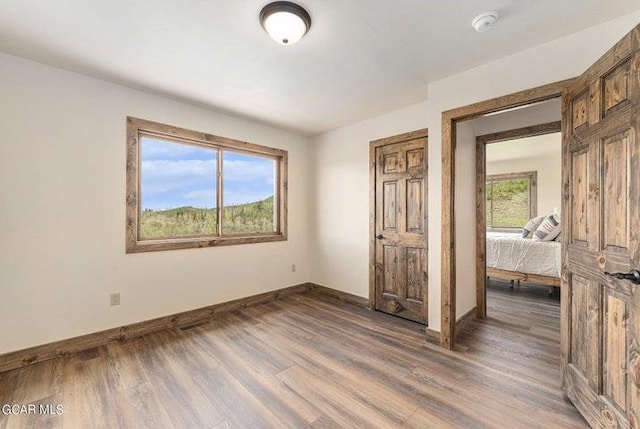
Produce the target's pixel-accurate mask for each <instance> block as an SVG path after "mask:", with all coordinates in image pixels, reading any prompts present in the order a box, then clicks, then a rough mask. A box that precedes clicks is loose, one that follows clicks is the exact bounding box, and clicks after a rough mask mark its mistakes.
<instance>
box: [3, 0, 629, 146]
mask: <svg viewBox="0 0 640 429" xmlns="http://www.w3.org/2000/svg"><path fill="white" fill-rule="evenodd" d="M266 3H268V0H182V1H178V0H147V1H143V0H138V1H133V0H0V51H2V52H6V53H9V54H14V55H18V56H21V57H25V58H29V59H33V60H36V61H39V62H42V63H46V64H51V65H54V66H57V67H61V68H64V69H68V70H72V71H76V72H80V73H84V74H88V75H92V76H96V77H99V78H102V79H105V80H108V81H112V82H117V83H121V84H124V85H127V86H130V87H134V88H140V89H144V90H147V91H151V92H154V93H158V94H162V95H165V96H169V97H172V98H176V99H180V100H184V101H187V102H190V103H194V104H198V105H201V106H205V107H207V108H212V109H214V110H218V111H222V112H227V113H232V114H234V115H238V116H242V117H246V118H251V119H253V120H257V121H260V122H264V123H268V124H271V125H274V126H277V127H280V128H284V129H288V130H291V131H294V132H297V133H300V134H303V135H314V134H317V133H320V132H324V131H327V130H330V129H333V128H336V127H338V126H341V125H345V124H348V123H352V122H355V121H358V120H361V119H364V118H367V117H371V116H374V115H377V114H381V113H384V112H386V111H390V110H393V109H397V108H400V107H404V106H407V105H410V104H413V103H417V102H420V101H423V100H425V99H426V98H427V84H428V83H429V82H433V81H435V80H438V79H440V78H443V77H445V76H448V75H451V74H454V73H457V72H461V71H463V70H466V69H469V68H472V67H474V66H477V65H479V64H482V63H485V62H488V61H491V60H494V59H497V58H500V57H504V56H506V55H508V54H510V53H513V52H516V51H519V50H522V49H525V48H528V47H531V46H535V45H538V44H541V43H543V42H545V41H549V40H552V39H555V38H558V37H561V36H563V35H566V34H570V33H573V32H576V31H578V30H581V29H584V28H587V27H590V26H592V25H595V24H598V23H601V22H604V21H607V20H609V19H612V18H615V17H617V16H621V15H624V14H626V13H629V12H632V11H634V10H637V9H638V7H639V5H638V0H615V1H612V0H561V1H558V0H535V1H523V0H519V1H518V0H449V1H433V0H422V1H419V0H394V1H391V0H323V1H313V0H300V1H299V4H301V5H302V6H304V7H305V8H306V9H307V10H308V11H309V13H310V15H311V17H312V19H313V24H312V27H311V30H310V32H309V33H308V34H307V36H305V37H304V38H303V39H302V40H301V41H300V42H298V43H297V44H296V45H293V46H281V45H278V44H276V43H274V42H273V41H272V40H271V39H270V38H269V37H268V36H267V35H266V34H265V33H264V31H263V30H262V27H261V26H260V24H259V22H258V13H259V12H260V9H261V8H262V7H263V6H264V5H265V4H266ZM487 10H497V11H498V12H500V15H501V19H500V22H499V23H498V25H497V27H496V28H494V29H493V30H492V31H489V32H486V33H482V34H478V33H475V31H474V30H473V29H472V28H471V25H470V22H471V20H472V18H473V17H474V16H475V15H476V14H478V13H480V12H484V11H487Z"/></svg>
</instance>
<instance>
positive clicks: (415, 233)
mask: <svg viewBox="0 0 640 429" xmlns="http://www.w3.org/2000/svg"><path fill="white" fill-rule="evenodd" d="M369 162H370V170H369V171H370V182H369V195H370V204H371V207H370V222H369V223H370V231H369V234H370V242H369V249H370V250H369V253H370V272H369V300H370V307H371V308H373V309H375V310H378V311H382V312H385V313H388V314H392V315H395V316H398V317H402V318H405V319H409V320H413V321H415V322H419V323H422V324H425V325H426V324H427V321H428V317H427V309H428V298H427V296H428V295H427V292H428V288H427V281H428V270H427V204H426V202H427V195H428V190H427V130H419V131H414V132H411V133H406V134H401V135H398V136H394V137H389V138H385V139H380V140H375V141H372V142H371V143H370V152H369Z"/></svg>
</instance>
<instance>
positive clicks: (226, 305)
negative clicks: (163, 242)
mask: <svg viewBox="0 0 640 429" xmlns="http://www.w3.org/2000/svg"><path fill="white" fill-rule="evenodd" d="M308 292H313V293H319V294H322V295H327V296H330V297H333V298H335V299H337V300H339V301H342V302H345V303H347V304H352V305H355V306H358V307H362V308H368V306H369V300H368V299H367V298H363V297H361V296H357V295H353V294H350V293H347V292H342V291H339V290H335V289H331V288H328V287H326V286H321V285H318V284H314V283H302V284H299V285H295V286H289V287H286V288H282V289H278V290H274V291H270V292H264V293H260V294H257V295H252V296H249V297H246V298H239V299H236V300H233V301H228V302H223V303H220V304H214V305H209V306H207V307H202V308H197V309H195V310H188V311H184V312H182V313H176V314H173V315H170V316H163V317H158V318H156V319H151V320H145V321H143V322H137V323H132V324H130V325H125V326H121V327H119V328H112V329H107V330H104V331H100V332H95V333H91V334H87V335H81V336H79V337H74V338H68V339H64V340H60V341H55V342H52V343H48V344H43V345H40V346H35V347H30V348H27V349H23V350H17V351H14V352H10V353H5V354H2V355H0V373H2V372H4V371H9V370H11V369H16V368H21V367H24V366H27V365H31V364H35V363H39V362H44V361H47V360H50V359H55V358H57V357H60V356H69V355H72V354H75V353H79V352H82V351H85V350H89V349H92V348H95V347H100V346H104V345H105V344H108V343H111V342H113V341H124V340H127V339H129V338H135V337H139V336H142V335H146V334H150V333H152V332H156V331H161V330H163V329H168V328H187V327H191V326H197V325H200V324H203V323H207V322H209V321H210V320H212V319H214V318H215V317H216V315H219V314H222V313H227V312H230V311H236V310H240V309H243V308H247V307H250V306H252V305H257V304H263V303H266V302H270V301H276V300H278V299H280V298H283V297H285V296H289V295H295V294H301V293H308Z"/></svg>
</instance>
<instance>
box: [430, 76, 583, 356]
mask: <svg viewBox="0 0 640 429" xmlns="http://www.w3.org/2000/svg"><path fill="white" fill-rule="evenodd" d="M574 79H575V78H571V79H567V80H563V81H559V82H555V83H550V84H547V85H542V86H539V87H536V88H531V89H527V90H524V91H520V92H516V93H513V94H509V95H505V96H502V97H497V98H494V99H491V100H486V101H481V102H478V103H474V104H470V105H467V106H463V107H458V108H456V109H451V110H447V111H445V112H442V238H441V247H440V252H441V265H440V269H441V279H440V345H441V346H442V347H444V348H447V349H453V348H454V345H455V341H454V335H455V325H456V255H455V244H456V232H455V220H456V217H455V185H456V180H455V164H456V125H457V124H458V123H459V122H464V121H468V120H470V119H474V118H477V117H479V116H483V115H486V114H488V113H495V112H500V111H503V110H508V109H513V108H515V107H522V106H526V105H529V104H534V103H538V102H541V101H547V100H550V99H552V98H557V97H562V94H563V92H564V91H565V90H566V89H567V88H568V86H569V85H570V84H571V83H572V82H573V81H574ZM564 101H565V100H564V99H563V100H562V102H563V103H564ZM563 168H564V167H563Z"/></svg>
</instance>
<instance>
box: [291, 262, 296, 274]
mask: <svg viewBox="0 0 640 429" xmlns="http://www.w3.org/2000/svg"><path fill="white" fill-rule="evenodd" d="M291 272H292V273H295V272H296V264H291Z"/></svg>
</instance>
